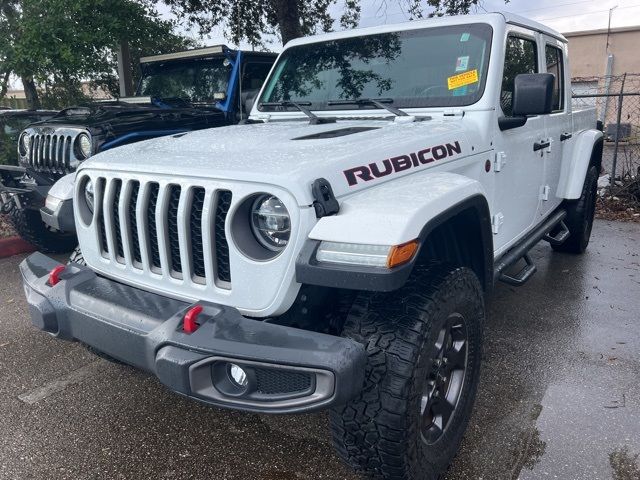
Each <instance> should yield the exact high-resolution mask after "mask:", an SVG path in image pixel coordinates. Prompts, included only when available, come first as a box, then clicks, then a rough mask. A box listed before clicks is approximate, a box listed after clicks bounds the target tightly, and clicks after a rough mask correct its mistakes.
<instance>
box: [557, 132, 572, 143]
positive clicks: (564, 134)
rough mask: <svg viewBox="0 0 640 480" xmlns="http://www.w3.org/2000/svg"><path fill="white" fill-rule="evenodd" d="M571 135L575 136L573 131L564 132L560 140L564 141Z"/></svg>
mask: <svg viewBox="0 0 640 480" xmlns="http://www.w3.org/2000/svg"><path fill="white" fill-rule="evenodd" d="M571 137H573V133H563V134H561V135H560V141H561V142H564V141H565V140H569V139H570V138H571Z"/></svg>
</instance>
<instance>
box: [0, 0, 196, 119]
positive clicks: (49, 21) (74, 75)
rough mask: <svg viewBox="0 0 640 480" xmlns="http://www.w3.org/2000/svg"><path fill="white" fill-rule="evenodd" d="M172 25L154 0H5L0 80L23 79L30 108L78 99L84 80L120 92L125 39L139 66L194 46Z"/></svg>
mask: <svg viewBox="0 0 640 480" xmlns="http://www.w3.org/2000/svg"><path fill="white" fill-rule="evenodd" d="M173 30H174V25H173V23H172V22H169V21H166V20H162V19H161V18H160V16H159V14H158V12H157V11H156V10H155V8H154V6H153V2H152V1H151V0H138V1H134V0H71V1H69V0H1V1H0V36H3V37H4V38H7V39H8V42H3V43H2V44H1V45H0V61H1V62H2V66H0V82H2V81H3V80H4V79H5V78H6V80H7V82H8V80H9V75H11V74H13V75H16V76H18V77H19V78H20V79H21V80H22V84H23V86H24V90H25V95H26V97H27V102H28V104H29V106H30V107H32V108H38V107H39V106H40V104H41V103H43V104H46V106H50V107H55V106H66V105H68V104H69V103H73V102H75V101H78V100H81V99H82V98H83V92H82V90H81V86H82V82H83V81H87V80H89V81H91V82H93V83H94V84H96V85H100V86H103V87H105V88H107V89H108V90H110V91H112V92H114V93H115V92H116V91H117V81H116V52H117V49H118V46H119V45H120V43H121V42H122V41H123V40H127V41H128V42H129V46H130V48H131V53H132V60H133V61H134V62H136V63H137V59H138V58H139V57H140V56H141V55H149V54H155V53H165V52H167V51H175V50H178V49H183V48H185V47H187V46H189V45H190V44H191V42H190V41H188V40H186V39H185V38H183V37H181V36H179V35H176V34H175V33H174V32H173ZM132 67H133V65H132ZM7 82H4V83H0V98H2V96H4V95H6V85H7ZM36 85H37V86H38V87H40V88H36ZM41 100H42V102H41Z"/></svg>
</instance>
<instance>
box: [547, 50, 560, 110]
mask: <svg viewBox="0 0 640 480" xmlns="http://www.w3.org/2000/svg"><path fill="white" fill-rule="evenodd" d="M545 50H546V51H545V56H546V57H547V72H548V73H551V74H553V76H554V77H555V81H554V82H553V110H554V111H558V110H562V109H563V108H564V66H563V64H562V50H560V49H559V48H557V47H553V46H551V45H547V47H546V49H545Z"/></svg>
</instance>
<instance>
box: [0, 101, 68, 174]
mask: <svg viewBox="0 0 640 480" xmlns="http://www.w3.org/2000/svg"><path fill="white" fill-rule="evenodd" d="M56 113H58V112H57V110H13V109H11V108H7V107H0V165H14V166H17V165H18V148H17V147H18V138H19V137H20V132H22V130H23V129H24V128H25V127H26V126H27V125H29V124H31V123H34V122H40V121H42V120H48V119H50V118H51V117H53V116H54V115H55V114H56Z"/></svg>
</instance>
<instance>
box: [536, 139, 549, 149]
mask: <svg viewBox="0 0 640 480" xmlns="http://www.w3.org/2000/svg"><path fill="white" fill-rule="evenodd" d="M550 146H551V142H550V141H549V140H543V141H541V142H536V143H534V144H533V151H534V152H537V151H538V150H544V149H545V148H549V147H550Z"/></svg>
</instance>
